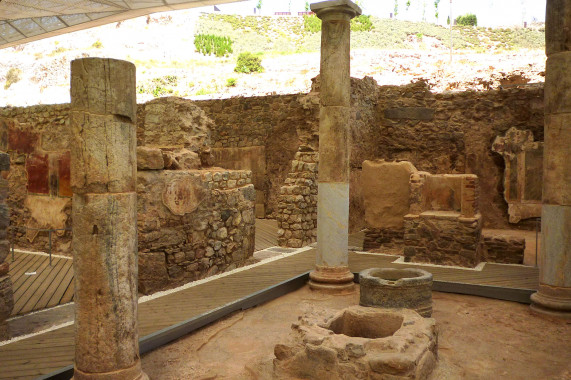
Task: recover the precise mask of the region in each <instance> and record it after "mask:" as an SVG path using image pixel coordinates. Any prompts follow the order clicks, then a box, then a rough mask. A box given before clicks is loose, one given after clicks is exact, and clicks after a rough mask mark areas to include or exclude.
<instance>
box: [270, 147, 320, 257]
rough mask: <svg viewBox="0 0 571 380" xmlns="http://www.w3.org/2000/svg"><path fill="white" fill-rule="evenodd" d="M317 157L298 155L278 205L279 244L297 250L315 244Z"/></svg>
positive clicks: (315, 154)
mask: <svg viewBox="0 0 571 380" xmlns="http://www.w3.org/2000/svg"><path fill="white" fill-rule="evenodd" d="M318 158H319V154H318V153H315V152H298V153H296V155H295V159H294V160H293V161H292V163H291V171H290V173H289V174H288V176H287V178H286V180H285V183H284V186H282V187H281V189H280V197H279V203H278V209H279V212H278V214H277V221H278V228H279V229H278V244H279V245H280V246H281V247H291V248H299V247H303V246H306V245H309V244H311V243H313V242H315V241H317V168H318Z"/></svg>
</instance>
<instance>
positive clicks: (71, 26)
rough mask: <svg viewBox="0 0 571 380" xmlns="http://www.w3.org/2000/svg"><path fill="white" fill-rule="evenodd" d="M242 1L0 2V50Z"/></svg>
mask: <svg viewBox="0 0 571 380" xmlns="http://www.w3.org/2000/svg"><path fill="white" fill-rule="evenodd" d="M238 1H243V0H0V48H5V47H10V46H14V45H19V44H22V43H25V42H30V41H35V40H39V39H42V38H47V37H52V36H56V35H59V34H64V33H68V32H73V31H76V30H81V29H87V28H91V27H94V26H99V25H103V24H108V23H112V22H118V21H122V20H126V19H129V18H133V17H138V16H143V15H147V14H150V13H155V12H164V11H172V10H179V9H187V8H195V7H204V6H208V5H216V4H224V3H233V2H238Z"/></svg>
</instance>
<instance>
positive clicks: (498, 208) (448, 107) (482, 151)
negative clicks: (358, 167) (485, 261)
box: [377, 82, 543, 228]
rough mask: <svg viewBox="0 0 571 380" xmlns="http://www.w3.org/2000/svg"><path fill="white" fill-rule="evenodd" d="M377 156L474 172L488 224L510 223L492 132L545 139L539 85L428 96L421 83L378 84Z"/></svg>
mask: <svg viewBox="0 0 571 380" xmlns="http://www.w3.org/2000/svg"><path fill="white" fill-rule="evenodd" d="M377 110H378V113H379V116H380V125H379V128H380V131H381V136H380V139H379V140H378V141H377V142H378V144H379V147H380V151H379V152H378V154H379V158H384V159H387V160H408V161H410V162H412V163H413V164H414V165H415V167H416V168H417V169H418V170H422V171H428V172H430V173H433V174H444V173H451V174H454V173H472V174H476V175H477V176H478V178H479V180H480V211H481V213H482V215H483V223H484V226H486V227H496V228H503V227H508V218H507V204H506V202H505V200H504V199H503V170H504V163H503V162H502V161H503V159H502V157H501V156H500V155H499V154H497V153H494V152H492V150H491V147H492V143H493V141H494V139H495V137H496V136H498V135H503V134H504V133H505V132H506V131H507V130H508V129H510V128H511V127H518V128H519V129H528V130H530V131H531V132H532V133H533V136H534V138H535V140H543V88H542V87H530V88H525V89H518V88H514V89H507V90H496V91H487V92H474V91H466V92H459V93H441V94H432V93H430V92H429V90H428V87H427V86H426V85H425V84H424V83H422V82H419V83H416V84H411V85H408V86H401V87H397V86H386V87H381V91H380V96H379V102H378V106H377Z"/></svg>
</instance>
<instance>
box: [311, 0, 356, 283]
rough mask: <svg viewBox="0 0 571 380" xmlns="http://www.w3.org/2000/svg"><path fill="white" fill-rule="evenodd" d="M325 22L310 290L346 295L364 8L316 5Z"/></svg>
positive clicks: (338, 0)
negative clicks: (357, 50)
mask: <svg viewBox="0 0 571 380" xmlns="http://www.w3.org/2000/svg"><path fill="white" fill-rule="evenodd" d="M311 10H312V11H313V12H315V13H316V14H317V17H319V18H320V19H321V20H322V27H321V69H320V76H321V90H320V97H321V105H320V111H319V177H318V195H317V260H316V267H315V270H314V271H312V272H311V273H310V275H309V276H310V281H309V286H310V287H311V288H312V289H315V290H323V291H329V292H342V291H346V290H350V289H352V288H353V286H354V285H353V273H351V271H350V270H349V265H348V251H347V250H348V239H349V155H350V137H351V131H350V119H351V108H350V99H351V78H350V34H351V25H350V21H351V19H352V18H353V17H355V16H357V15H360V14H361V9H360V8H359V7H358V6H357V5H355V4H354V3H353V2H351V1H349V0H333V1H323V2H320V3H314V4H311Z"/></svg>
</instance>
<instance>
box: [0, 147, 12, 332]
mask: <svg viewBox="0 0 571 380" xmlns="http://www.w3.org/2000/svg"><path fill="white" fill-rule="evenodd" d="M8 170H10V156H9V155H8V153H0V171H1V172H5V173H7V172H8ZM6 198H8V180H7V179H5V178H4V177H3V176H0V341H2V340H5V339H8V338H9V334H8V324H7V323H6V319H8V318H10V315H11V314H12V309H13V308H14V293H13V288H12V279H11V278H10V275H9V274H8V271H9V270H10V264H9V263H8V261H5V260H6V259H7V257H8V255H9V253H10V242H9V241H8V239H7V234H6V229H7V228H8V226H9V225H10V210H9V209H8V206H7V205H6Z"/></svg>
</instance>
